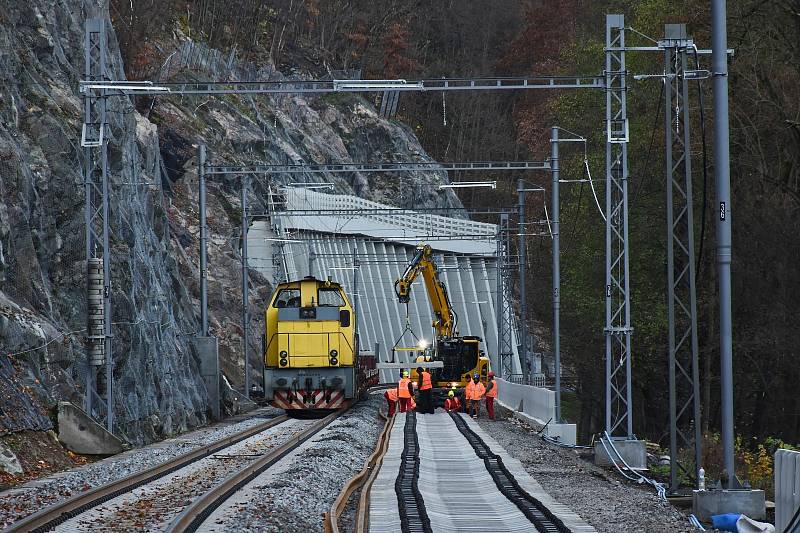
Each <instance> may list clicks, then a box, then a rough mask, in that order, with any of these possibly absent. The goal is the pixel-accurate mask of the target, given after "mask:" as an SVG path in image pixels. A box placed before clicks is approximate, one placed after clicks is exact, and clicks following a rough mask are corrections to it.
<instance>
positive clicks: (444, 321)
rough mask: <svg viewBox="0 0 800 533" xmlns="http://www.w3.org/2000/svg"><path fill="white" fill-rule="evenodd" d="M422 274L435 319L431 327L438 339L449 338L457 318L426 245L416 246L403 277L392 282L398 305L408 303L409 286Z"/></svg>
mask: <svg viewBox="0 0 800 533" xmlns="http://www.w3.org/2000/svg"><path fill="white" fill-rule="evenodd" d="M420 274H422V279H423V281H424V282H425V290H426V291H427V292H428V300H429V301H430V303H431V309H432V310H433V314H434V316H435V317H436V319H435V320H434V322H433V327H434V329H435V330H436V336H437V338H439V339H443V338H450V337H453V336H454V335H457V333H456V321H457V317H456V314H455V312H454V311H453V307H452V306H451V305H450V298H449V297H448V296H447V288H446V287H445V285H444V283H443V282H442V281H441V280H440V279H439V270H438V269H437V268H436V263H435V262H434V260H433V250H432V249H431V247H430V245H428V244H421V245H419V246H417V252H416V254H415V255H414V258H413V259H412V260H411V262H410V263H409V264H408V267H406V270H405V272H403V275H402V276H401V277H400V278H398V279H397V281H395V282H394V290H395V292H396V293H397V299H398V300H399V301H400V303H408V302H409V301H410V300H411V284H412V283H414V280H415V279H417V276H419V275H420Z"/></svg>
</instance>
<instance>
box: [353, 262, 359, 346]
mask: <svg viewBox="0 0 800 533" xmlns="http://www.w3.org/2000/svg"><path fill="white" fill-rule="evenodd" d="M353 296H355V301H354V302H353V303H354V304H355V307H354V308H353V311H354V312H353V314H354V315H355V316H354V317H353V333H355V337H356V341H358V342H356V357H358V355H359V353H360V352H361V339H359V338H358V330H359V327H358V317H359V315H360V310H361V307H360V303H361V301H360V296H359V294H358V250H357V249H356V248H355V247H354V248H353Z"/></svg>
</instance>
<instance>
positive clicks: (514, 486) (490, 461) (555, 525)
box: [401, 413, 570, 533]
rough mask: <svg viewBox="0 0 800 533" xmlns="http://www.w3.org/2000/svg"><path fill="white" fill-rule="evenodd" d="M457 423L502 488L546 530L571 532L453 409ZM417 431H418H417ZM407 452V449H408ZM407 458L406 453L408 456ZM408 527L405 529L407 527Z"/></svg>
mask: <svg viewBox="0 0 800 533" xmlns="http://www.w3.org/2000/svg"><path fill="white" fill-rule="evenodd" d="M450 416H451V418H452V419H453V421H454V422H455V424H456V427H457V428H458V430H459V431H460V432H461V434H462V435H464V438H466V439H467V441H468V442H469V443H470V445H471V446H472V449H473V450H475V454H476V455H477V456H478V457H479V458H480V459H483V462H484V465H485V466H486V470H487V471H488V472H489V474H490V475H491V476H492V479H494V482H495V484H496V485H497V488H498V490H499V491H500V492H501V493H503V495H504V496H505V497H506V498H508V499H509V501H511V502H512V503H514V505H516V506H517V507H518V508H519V510H520V511H521V512H522V514H524V515H525V516H526V517H527V518H528V520H530V521H531V523H532V524H533V525H534V527H535V528H536V531H539V532H542V533H551V532H552V533H569V532H570V529H569V528H568V527H567V526H565V525H564V523H563V522H562V521H561V520H560V519H559V518H558V517H556V516H555V515H554V514H553V513H552V512H550V510H549V509H548V508H547V507H545V506H544V505H543V504H542V503H541V502H540V501H539V500H537V499H536V498H534V497H533V496H531V495H530V494H528V493H527V492H525V490H523V489H522V488H521V487H520V486H519V483H517V480H516V479H515V478H514V476H513V475H512V474H511V472H509V471H508V469H507V468H506V466H505V465H504V464H503V459H502V458H501V457H500V456H499V455H497V454H495V453H494V452H492V450H491V448H489V446H488V445H487V444H486V443H485V442H484V441H483V439H481V438H480V437H479V436H478V435H477V434H476V433H475V432H474V431H473V430H472V429H471V428H470V427H469V426H468V425H467V423H466V422H465V421H464V419H463V418H462V417H461V415H459V414H455V413H450ZM407 434H408V422H406V435H407ZM415 434H416V432H415ZM406 446H408V436H406ZM404 453H405V450H404ZM404 459H405V457H404ZM401 472H402V470H401ZM404 531H405V530H404Z"/></svg>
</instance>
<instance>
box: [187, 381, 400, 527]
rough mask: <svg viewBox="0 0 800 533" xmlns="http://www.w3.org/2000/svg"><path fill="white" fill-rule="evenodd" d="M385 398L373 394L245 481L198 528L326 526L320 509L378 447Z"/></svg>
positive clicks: (327, 508)
mask: <svg viewBox="0 0 800 533" xmlns="http://www.w3.org/2000/svg"><path fill="white" fill-rule="evenodd" d="M385 404H386V402H385V400H384V399H383V391H379V392H377V393H374V394H371V395H370V396H369V397H368V398H367V399H365V400H364V401H362V402H360V403H359V404H358V405H357V406H356V407H354V408H353V409H352V410H350V411H349V412H348V413H346V414H344V415H342V416H341V417H339V418H338V419H337V420H336V421H334V422H333V423H332V424H331V425H330V426H328V427H327V428H326V429H324V430H323V431H322V432H320V433H319V434H317V435H316V436H315V437H314V438H313V439H310V440H309V441H307V442H306V443H304V444H303V445H302V446H301V447H300V448H298V449H297V450H295V451H294V452H293V453H292V454H290V455H288V456H287V457H285V458H284V459H282V460H281V461H279V462H277V463H276V464H275V465H273V466H272V468H270V469H268V470H267V471H266V472H264V473H263V474H261V475H260V476H258V477H257V478H256V479H254V480H253V481H252V482H250V483H249V484H248V485H246V486H245V487H243V488H242V490H240V491H239V492H238V493H237V494H236V495H235V496H234V497H233V498H231V499H229V500H228V501H227V502H226V503H225V504H224V505H222V506H221V507H219V508H218V509H217V510H216V511H215V512H214V513H212V515H211V516H210V517H209V518H208V520H207V521H206V523H205V524H204V525H203V527H201V528H200V530H199V531H203V532H231V531H237V532H239V531H253V532H255V531H259V532H260V531H270V532H272V531H279V532H282V533H294V532H298V533H299V532H302V533H305V532H309V531H322V514H323V513H325V512H327V511H328V510H330V507H331V504H332V503H333V501H334V500H335V499H336V497H337V496H338V495H339V492H340V491H341V490H342V487H344V484H345V483H346V482H347V481H348V480H349V479H350V478H351V477H353V476H354V475H355V474H356V473H358V472H359V471H360V470H361V469H362V468H363V466H364V461H365V460H366V459H367V457H369V455H370V454H371V453H372V451H373V450H374V449H375V443H376V441H377V438H378V435H379V434H380V431H381V429H382V428H383V419H382V418H380V417H379V416H378V409H379V408H380V407H381V406H385Z"/></svg>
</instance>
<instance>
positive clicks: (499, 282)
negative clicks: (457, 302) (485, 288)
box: [494, 215, 509, 379]
mask: <svg viewBox="0 0 800 533" xmlns="http://www.w3.org/2000/svg"><path fill="white" fill-rule="evenodd" d="M504 216H506V217H507V216H508V215H500V220H501V222H500V224H499V225H498V227H497V229H498V231H497V261H496V262H495V266H496V269H495V272H496V275H497V278H496V279H495V286H496V290H497V305H496V306H495V308H494V309H495V315H496V316H495V319H496V320H497V360H498V363H499V365H500V368H499V370H500V376H501V377H502V378H503V379H508V378H509V376H507V375H505V369H504V367H503V279H502V277H501V276H502V273H503V268H502V265H501V262H502V260H503V257H502V253H503V241H502V240H501V239H502V234H501V233H500V231H501V229H500V228H502V227H503V223H502V220H503V217H504Z"/></svg>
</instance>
